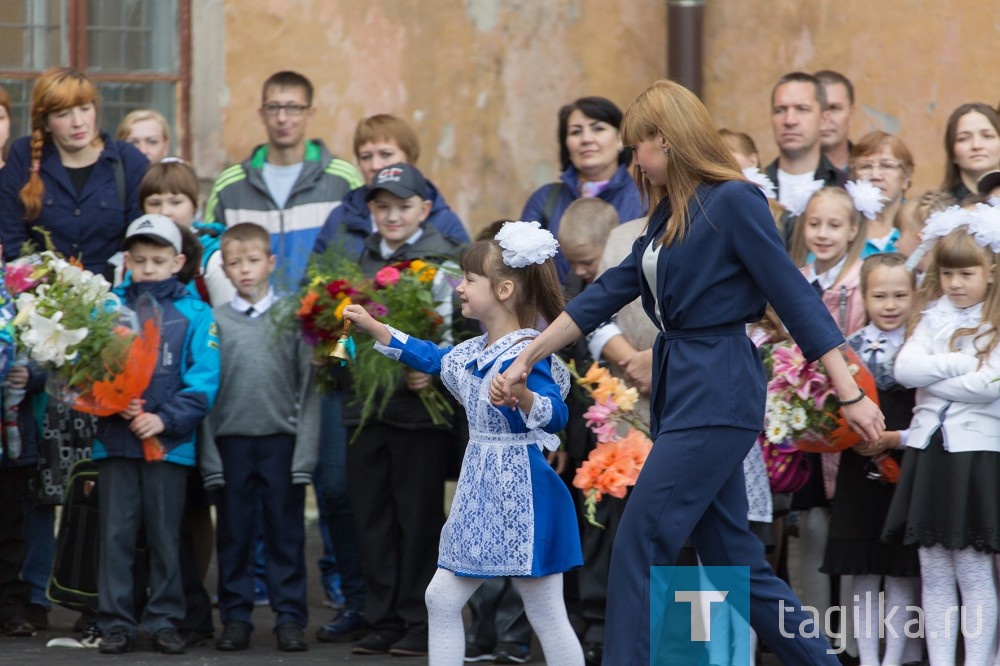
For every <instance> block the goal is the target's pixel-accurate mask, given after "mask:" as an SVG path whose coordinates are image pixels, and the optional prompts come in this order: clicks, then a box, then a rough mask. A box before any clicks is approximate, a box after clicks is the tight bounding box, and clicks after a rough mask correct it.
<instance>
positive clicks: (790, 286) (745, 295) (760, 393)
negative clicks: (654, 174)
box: [566, 181, 844, 437]
mask: <svg viewBox="0 0 1000 666" xmlns="http://www.w3.org/2000/svg"><path fill="white" fill-rule="evenodd" d="M688 215H689V222H688V229H687V233H686V234H685V236H684V238H683V240H681V241H680V242H677V243H674V244H672V245H670V246H665V247H663V248H662V249H661V250H660V255H659V260H658V263H657V270H656V289H657V293H658V297H659V311H660V317H662V320H663V322H665V328H666V330H663V328H664V327H663V326H661V325H660V322H659V318H657V317H655V316H654V311H655V308H656V304H655V302H654V298H653V293H652V291H651V290H650V289H649V285H648V284H647V282H646V279H645V277H644V276H643V273H642V255H643V253H644V252H645V251H646V248H647V247H648V246H649V244H650V243H651V242H652V241H653V240H654V239H656V238H659V237H660V236H662V235H663V232H664V229H665V228H666V222H667V219H668V218H669V217H670V204H669V202H668V201H666V200H664V201H662V202H661V203H660V205H659V206H657V208H656V210H655V211H654V212H653V214H652V215H651V216H650V222H649V227H648V228H647V230H646V233H645V234H644V235H643V236H640V237H639V238H638V239H636V241H635V243H634V244H633V246H632V252H631V254H630V255H629V256H628V257H626V258H625V259H624V260H623V261H622V263H621V264H619V265H618V266H617V267H615V268H612V269H610V270H608V271H606V272H605V273H604V274H603V275H601V276H600V277H599V278H598V279H597V280H596V281H595V282H594V283H592V284H591V285H590V286H588V287H587V288H586V289H584V290H583V292H582V293H581V294H580V295H579V296H578V297H576V298H575V299H573V300H572V301H570V303H568V304H567V305H566V312H567V314H569V315H570V317H572V318H573V321H574V322H576V324H577V325H578V326H579V327H580V328H581V329H582V330H583V331H584V332H585V333H586V332H590V331H592V330H593V329H594V328H596V327H597V326H598V325H600V324H601V323H603V322H605V321H607V320H608V318H609V317H611V316H612V315H613V314H614V313H615V312H617V311H618V310H620V309H621V308H622V307H623V306H624V305H625V304H626V303H629V302H630V301H632V300H634V299H635V298H636V297H641V298H642V305H643V308H644V309H645V310H646V314H647V315H649V316H650V318H651V319H653V321H654V323H656V325H657V327H659V328H661V332H660V334H659V336H658V337H657V340H656V342H655V343H654V346H653V354H654V368H655V372H656V377H655V378H654V381H653V394H652V396H651V399H650V403H651V405H650V410H651V415H652V420H651V425H652V430H653V436H654V437H655V436H656V434H658V433H660V432H668V431H671V430H681V429H685V428H695V427H702V426H730V427H737V428H748V429H752V430H757V431H760V430H762V429H763V425H764V423H763V421H764V389H765V384H766V381H765V377H764V369H763V366H762V365H761V361H760V357H759V356H758V354H757V351H756V348H755V347H754V345H753V343H752V342H751V341H750V339H749V338H748V337H747V335H746V324H748V323H751V322H755V321H758V320H759V319H760V318H761V316H763V314H764V308H765V306H766V304H767V302H770V303H771V304H772V305H773V306H774V309H775V310H776V311H777V313H778V316H779V317H781V320H782V321H783V322H784V323H785V325H786V326H787V327H788V329H789V331H790V332H791V334H792V336H793V337H794V338H795V340H796V341H797V342H798V344H799V346H800V347H801V348H802V351H803V353H804V354H805V355H806V358H808V359H810V360H814V359H816V358H818V357H820V356H822V355H823V354H824V353H826V352H827V351H829V350H830V349H833V348H835V347H837V346H838V345H841V344H843V342H844V336H843V335H842V334H841V332H840V330H839V329H838V328H837V325H836V323H835V322H834V321H833V318H832V317H831V316H830V313H829V312H828V311H827V309H826V307H825V306H824V305H823V303H822V301H821V300H820V298H819V295H818V294H817V293H816V291H815V290H814V289H813V288H812V286H811V285H810V284H809V283H808V282H807V281H806V280H805V278H804V277H803V276H802V273H801V272H800V271H799V269H798V268H796V267H795V265H794V264H793V263H792V260H791V259H790V258H789V256H788V255H787V254H786V253H785V248H784V246H783V244H782V242H781V238H780V237H779V236H778V231H777V228H776V227H775V224H774V219H773V218H772V217H771V213H770V211H769V210H768V207H767V203H766V200H765V199H764V196H763V194H761V192H760V190H759V189H758V188H757V186H756V185H753V184H751V183H747V182H742V181H726V182H722V183H716V184H702V185H699V186H698V189H697V191H696V193H695V196H694V197H693V198H692V203H691V205H690V208H689V211H688Z"/></svg>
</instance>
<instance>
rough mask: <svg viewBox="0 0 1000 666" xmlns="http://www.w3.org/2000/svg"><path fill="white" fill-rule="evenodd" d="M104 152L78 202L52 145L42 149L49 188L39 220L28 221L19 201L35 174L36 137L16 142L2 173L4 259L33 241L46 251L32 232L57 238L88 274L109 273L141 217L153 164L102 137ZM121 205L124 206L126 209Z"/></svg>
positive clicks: (0, 235)
mask: <svg viewBox="0 0 1000 666" xmlns="http://www.w3.org/2000/svg"><path fill="white" fill-rule="evenodd" d="M101 138H103V139H104V150H103V151H101V155H100V157H99V158H98V160H97V162H96V163H95V164H94V170H93V171H92V172H91V174H90V177H89V178H88V179H87V184H86V185H85V186H84V187H83V191H82V192H81V193H80V195H79V196H77V194H76V188H74V187H73V183H72V182H70V179H69V174H68V173H67V172H66V169H65V168H64V167H63V165H62V161H61V160H60V159H59V151H58V150H56V147H55V146H54V145H53V144H52V142H51V141H47V142H46V143H45V147H44V148H42V159H41V166H40V171H39V173H40V174H41V177H42V182H43V183H44V184H45V193H44V194H43V195H42V212H41V214H40V215H39V216H38V217H37V218H36V219H34V220H25V219H24V206H23V205H22V204H21V200H20V199H19V198H18V194H19V193H20V191H21V188H22V187H24V185H25V184H26V183H27V182H28V176H29V175H30V171H31V137H27V136H26V137H22V138H20V139H18V140H16V141H15V142H14V143H13V144H12V145H11V148H10V155H9V156H8V158H7V165H6V166H5V167H4V168H3V169H2V170H0V238H3V256H4V259H6V260H8V261H9V260H11V259H16V258H17V257H18V255H20V254H21V245H22V244H23V243H24V241H26V240H29V239H30V240H32V241H34V243H35V244H36V246H37V247H38V248H39V249H45V242H44V238H43V237H42V235H41V234H39V233H38V232H37V231H32V228H33V227H41V228H43V229H45V230H47V231H49V232H50V233H51V234H52V242H53V244H54V245H55V249H56V250H58V251H59V252H61V253H62V254H63V255H65V256H66V257H67V258H69V257H76V258H78V259H80V260H81V261H82V262H83V266H84V268H86V269H87V270H90V271H93V272H94V273H98V274H101V273H104V270H105V267H106V264H107V261H108V259H109V258H110V257H111V255H113V254H114V253H115V252H117V251H118V250H119V249H120V246H121V243H122V239H123V238H125V229H126V228H127V227H128V225H129V223H130V222H131V221H132V220H134V219H135V218H137V217H139V215H141V214H142V212H141V211H140V209H139V201H138V191H139V181H141V180H142V177H143V176H144V175H145V173H146V167H147V166H148V165H149V162H148V161H147V160H146V157H145V156H144V155H143V154H142V153H140V152H139V151H138V150H137V149H136V148H135V147H134V146H132V145H129V144H128V143H126V142H124V141H112V140H111V137H110V136H108V135H107V134H104V133H102V134H101ZM115 164H120V165H121V172H120V173H121V174H122V177H123V178H122V179H123V180H124V192H121V191H120V190H119V187H118V179H117V178H116V176H115V170H116V169H115ZM122 200H124V202H125V204H124V206H123V205H122Z"/></svg>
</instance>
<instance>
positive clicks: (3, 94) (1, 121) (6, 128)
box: [0, 88, 10, 169]
mask: <svg viewBox="0 0 1000 666" xmlns="http://www.w3.org/2000/svg"><path fill="white" fill-rule="evenodd" d="M9 140H10V93H8V92H7V91H6V90H4V89H3V88H0V169H3V167H4V164H6V163H7V141H9Z"/></svg>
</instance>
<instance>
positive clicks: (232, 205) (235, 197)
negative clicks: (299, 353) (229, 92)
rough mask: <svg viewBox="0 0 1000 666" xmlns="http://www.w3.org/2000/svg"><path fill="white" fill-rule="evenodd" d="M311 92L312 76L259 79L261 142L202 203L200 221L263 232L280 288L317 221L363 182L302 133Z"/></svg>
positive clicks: (298, 265) (305, 251)
mask: <svg viewBox="0 0 1000 666" xmlns="http://www.w3.org/2000/svg"><path fill="white" fill-rule="evenodd" d="M312 98H313V86H312V83H310V82H309V79H307V78H306V77H304V76H302V75H301V74H299V73H297V72H289V71H283V72H277V73H276V74H272V75H271V76H270V77H269V78H268V79H267V81H265V82H264V87H263V94H262V103H261V107H260V109H259V110H258V114H259V116H260V119H261V121H262V122H263V123H264V128H265V129H266V130H267V143H266V144H264V145H260V146H257V147H256V148H254V150H253V152H252V153H251V154H250V157H249V158H247V159H246V160H244V161H243V162H241V163H239V164H235V165H233V166H231V167H229V168H228V169H226V170H224V171H223V172H222V174H221V175H220V176H219V178H218V180H216V181H215V185H214V186H213V188H212V193H211V194H210V195H209V198H208V204H207V205H206V206H205V222H222V223H223V224H225V225H226V226H232V225H234V224H237V223H239V222H255V223H257V224H259V225H261V226H263V227H264V228H265V229H267V230H268V232H270V234H271V247H272V248H273V251H274V254H275V255H277V270H276V271H275V285H276V287H277V288H278V290H279V291H289V290H292V289H294V288H295V287H296V285H297V284H298V282H299V280H300V279H301V278H302V276H303V275H304V274H305V266H306V262H307V260H308V258H309V254H310V252H311V251H312V247H313V243H314V242H315V241H316V236H317V234H318V233H319V230H320V228H322V226H323V222H325V221H326V218H327V216H328V215H329V214H330V212H331V211H332V210H333V209H334V208H336V207H337V206H339V205H340V202H341V200H342V199H343V198H344V197H345V196H346V195H347V193H348V192H350V191H351V190H352V189H354V188H356V187H359V186H360V185H362V183H363V181H362V180H361V175H360V174H359V173H358V170H357V169H356V168H355V167H354V166H353V165H352V164H350V163H349V162H346V161H344V160H341V159H338V158H336V157H334V156H333V155H332V154H331V153H330V152H329V151H328V150H327V149H326V146H324V145H323V143H322V142H321V141H320V140H318V139H306V129H307V127H308V125H309V121H310V120H311V119H312V117H313V115H314V114H315V112H316V109H315V108H314V107H313V106H312Z"/></svg>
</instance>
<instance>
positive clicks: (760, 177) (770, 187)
mask: <svg viewBox="0 0 1000 666" xmlns="http://www.w3.org/2000/svg"><path fill="white" fill-rule="evenodd" d="M743 176H744V177H745V178H746V179H747V180H749V181H750V182H751V183H753V184H754V185H756V186H757V187H759V188H760V191H761V192H763V193H764V196H765V197H767V198H768V199H775V198H777V196H778V190H777V188H775V187H774V183H773V182H772V181H771V179H770V178H768V177H767V174H766V173H764V172H763V171H761V170H760V169H758V168H757V167H747V168H746V169H743Z"/></svg>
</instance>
